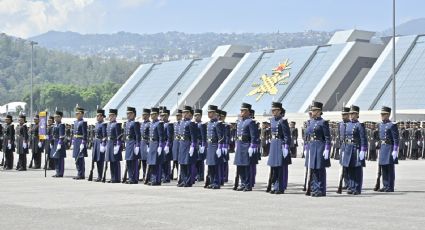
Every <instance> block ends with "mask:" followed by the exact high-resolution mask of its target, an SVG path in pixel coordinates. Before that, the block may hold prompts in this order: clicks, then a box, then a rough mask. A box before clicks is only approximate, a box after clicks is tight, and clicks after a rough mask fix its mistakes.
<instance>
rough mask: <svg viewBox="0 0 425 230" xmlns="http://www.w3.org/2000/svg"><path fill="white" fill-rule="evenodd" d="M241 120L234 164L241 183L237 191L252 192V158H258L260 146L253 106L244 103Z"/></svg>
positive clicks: (239, 121)
mask: <svg viewBox="0 0 425 230" xmlns="http://www.w3.org/2000/svg"><path fill="white" fill-rule="evenodd" d="M240 111H241V112H240V119H239V120H238V122H237V127H236V130H237V131H236V132H237V140H236V147H235V160H234V164H235V165H236V167H237V173H239V175H240V179H241V183H240V186H239V187H238V188H237V189H236V190H237V191H252V187H251V178H250V175H251V170H250V166H251V158H252V157H256V155H255V152H256V151H257V148H258V145H257V143H256V141H257V139H258V129H257V127H256V124H255V122H254V121H253V120H252V119H251V114H250V111H251V105H250V104H247V103H242V106H241V109H240Z"/></svg>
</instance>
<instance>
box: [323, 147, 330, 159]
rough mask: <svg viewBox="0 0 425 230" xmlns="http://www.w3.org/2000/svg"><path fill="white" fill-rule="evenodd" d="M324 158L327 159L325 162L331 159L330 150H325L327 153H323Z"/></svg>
mask: <svg viewBox="0 0 425 230" xmlns="http://www.w3.org/2000/svg"><path fill="white" fill-rule="evenodd" d="M323 157H324V158H325V160H327V159H329V150H328V149H325V151H323Z"/></svg>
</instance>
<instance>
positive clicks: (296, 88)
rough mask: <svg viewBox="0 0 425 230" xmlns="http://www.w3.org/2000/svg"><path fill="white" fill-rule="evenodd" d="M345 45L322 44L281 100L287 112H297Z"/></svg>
mask: <svg viewBox="0 0 425 230" xmlns="http://www.w3.org/2000/svg"><path fill="white" fill-rule="evenodd" d="M345 46H346V44H336V45H332V46H323V47H320V48H319V49H318V50H317V53H316V55H315V56H314V58H313V60H311V62H310V63H309V64H308V66H307V68H306V69H305V70H304V72H303V73H302V74H301V76H300V77H299V78H298V80H297V81H296V82H295V84H294V85H293V86H292V88H290V89H289V92H288V93H287V94H286V96H285V97H284V98H283V100H282V104H283V106H284V108H285V109H286V111H287V112H290V113H291V112H298V110H299V109H300V108H301V106H302V105H303V104H304V102H305V101H306V100H307V98H308V97H309V95H310V94H311V92H312V91H313V89H314V88H315V87H316V85H317V82H319V81H320V79H321V78H322V77H323V76H324V75H325V73H326V72H327V71H328V70H329V69H330V67H331V65H332V64H333V63H334V61H335V59H336V58H337V57H338V55H339V54H340V53H341V51H342V49H343V48H344V47H345Z"/></svg>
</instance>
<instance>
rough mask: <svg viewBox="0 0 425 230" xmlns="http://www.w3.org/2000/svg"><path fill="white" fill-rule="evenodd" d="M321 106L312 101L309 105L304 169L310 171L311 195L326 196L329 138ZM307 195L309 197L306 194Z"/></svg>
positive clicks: (327, 125)
mask: <svg viewBox="0 0 425 230" xmlns="http://www.w3.org/2000/svg"><path fill="white" fill-rule="evenodd" d="M322 107H323V104H322V103H321V102H317V101H313V103H312V105H311V111H312V120H311V122H310V124H309V125H308V127H307V130H306V135H307V136H308V137H309V143H308V154H307V155H306V163H307V164H306V167H309V170H311V195H312V196H313V197H320V196H326V167H330V160H329V152H330V144H331V137H330V131H329V123H328V121H325V120H324V119H323V118H322V117H321V115H322ZM307 195H309V194H308V193H307Z"/></svg>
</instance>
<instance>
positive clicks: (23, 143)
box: [16, 115, 29, 171]
mask: <svg viewBox="0 0 425 230" xmlns="http://www.w3.org/2000/svg"><path fill="white" fill-rule="evenodd" d="M18 122H19V125H18V126H17V127H16V153H17V154H18V156H19V159H18V164H17V165H16V170H18V171H26V170H27V154H28V152H29V151H28V147H29V136H28V127H27V125H26V124H25V123H26V122H27V121H26V117H25V115H19V119H18Z"/></svg>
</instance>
